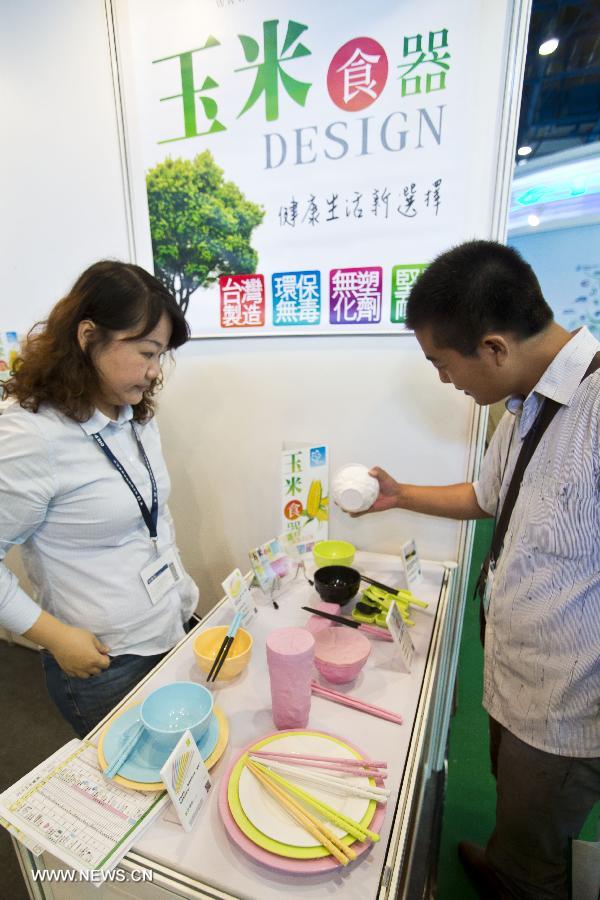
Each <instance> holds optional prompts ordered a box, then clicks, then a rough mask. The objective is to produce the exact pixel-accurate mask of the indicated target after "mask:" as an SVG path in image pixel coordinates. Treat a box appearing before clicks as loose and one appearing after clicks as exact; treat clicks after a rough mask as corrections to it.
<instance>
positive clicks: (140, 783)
mask: <svg viewBox="0 0 600 900" xmlns="http://www.w3.org/2000/svg"><path fill="white" fill-rule="evenodd" d="M139 708H140V704H139V703H136V705H135V706H130V707H128V708H127V709H126V710H124V711H123V712H122V713H119V714H118V715H116V716H114V717H113V718H112V719H111V720H110V722H109V723H108V724H107V725H106V727H105V728H104V729H103V731H102V733H101V735H100V740H99V742H98V761H99V762H100V768H101V769H102V770H103V771H104V770H105V769H107V768H108V767H109V766H110V765H111V764H112V762H113V761H114V760H115V759H116V758H117V757H118V755H119V753H120V752H121V749H122V748H123V747H124V745H125V742H126V741H127V738H128V736H129V734H130V729H132V728H135V727H136V725H137V723H138V721H139ZM228 739H229V725H228V724H227V719H226V718H225V715H224V714H223V712H222V711H221V710H220V709H219V708H218V707H217V706H215V708H214V710H213V713H212V715H211V717H210V723H209V726H208V730H207V731H206V733H205V734H204V735H203V736H202V739H201V740H200V741H199V742H198V749H199V751H200V754H201V756H202V759H203V760H204V764H205V765H206V768H207V769H210V768H211V767H212V766H214V765H215V763H216V762H217V761H218V760H219V759H220V758H221V756H222V755H223V752H224V750H225V747H226V746H227V741H228ZM168 755H169V754H168V752H167V751H165V750H164V749H162V748H160V747H158V746H157V745H156V743H155V742H154V741H153V739H152V737H151V736H150V735H149V734H148V733H144V734H143V735H142V737H141V738H140V739H139V741H138V742H137V744H136V746H135V747H134V749H133V750H132V752H131V754H130V756H129V757H128V758H127V759H126V760H125V762H124V763H123V765H122V766H121V768H120V769H119V774H118V775H115V777H114V779H113V781H116V782H117V784H120V785H122V786H123V787H130V788H135V789H137V790H141V791H163V790H164V789H165V786H164V784H163V782H162V781H161V779H160V770H161V769H162V767H163V766H164V764H165V762H166V761H167V757H168Z"/></svg>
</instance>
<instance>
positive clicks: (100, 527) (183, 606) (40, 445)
mask: <svg viewBox="0 0 600 900" xmlns="http://www.w3.org/2000/svg"><path fill="white" fill-rule="evenodd" d="M131 420H132V409H131V407H129V406H126V407H123V408H122V409H121V413H120V415H119V418H118V420H117V421H116V422H113V421H111V420H110V419H109V418H108V417H107V416H105V415H104V414H103V413H101V412H99V411H96V412H95V413H94V415H93V416H92V417H91V418H90V419H89V420H88V421H87V422H84V423H83V424H81V425H80V424H78V423H77V422H74V421H72V420H71V419H69V418H67V417H66V416H64V415H62V414H61V413H59V412H57V411H56V410H55V409H54V408H52V407H51V406H48V405H42V406H41V407H40V409H39V411H38V412H37V413H32V412H29V411H27V410H24V409H22V408H21V407H20V406H19V405H18V404H13V405H12V406H10V407H9V408H8V410H7V411H6V412H4V413H3V415H1V416H0V561H1V560H2V559H3V558H4V556H5V554H6V552H7V551H8V549H9V548H10V546H11V545H12V544H19V545H21V547H22V555H23V562H24V565H25V568H26V571H27V574H28V576H29V578H30V580H31V582H32V584H33V586H34V589H35V599H36V600H37V601H38V603H39V604H40V605H41V607H42V608H43V609H45V610H46V611H47V612H49V613H51V614H52V615H54V616H56V618H58V619H60V621H61V622H65V623H66V624H69V625H76V626H79V627H82V628H86V629H88V630H89V631H91V632H92V633H93V634H95V635H96V637H98V638H99V640H101V641H102V642H103V643H104V644H106V645H107V646H108V647H109V650H110V653H111V655H113V656H118V655H121V654H124V653H135V654H139V655H141V656H149V655H152V654H155V653H161V652H163V651H165V650H169V649H170V648H171V647H173V646H174V644H175V643H177V641H178V640H180V639H181V638H182V637H183V635H184V631H183V623H184V622H186V621H187V620H188V619H189V617H190V615H191V614H192V612H193V611H194V609H195V607H196V603H197V600H198V589H197V587H196V585H195V584H194V582H193V581H192V579H191V578H190V577H189V575H187V574H186V577H185V579H184V580H183V582H181V583H180V585H179V586H178V587H177V588H172V589H171V590H170V591H169V592H168V593H167V594H166V595H165V596H164V597H163V598H162V600H160V601H158V602H157V603H155V604H154V605H153V604H152V603H151V601H150V598H149V597H148V594H147V593H146V589H145V587H144V585H143V582H142V579H141V577H140V572H141V570H142V568H143V567H144V566H145V565H147V564H148V563H149V562H151V560H152V559H153V558H155V556H156V550H155V548H154V546H153V544H152V541H151V540H150V536H149V533H148V528H147V527H146V524H145V522H144V520H143V518H142V515H141V512H140V508H139V506H138V504H137V501H136V499H135V497H134V495H133V494H132V492H131V490H130V489H129V487H128V486H127V484H126V483H125V481H124V480H123V478H122V476H121V475H120V474H119V472H118V471H117V469H115V467H114V466H113V465H112V463H111V462H110V461H109V460H108V459H107V458H106V456H105V455H104V453H103V452H102V450H101V449H100V447H99V446H98V445H97V444H96V441H94V440H93V438H92V437H91V435H92V434H93V433H94V432H99V433H100V434H101V435H102V438H103V439H104V440H105V442H106V443H107V445H108V446H109V447H110V449H111V450H112V451H113V453H114V454H115V456H116V457H117V458H118V460H119V461H120V462H121V463H122V465H123V466H124V468H125V469H126V470H127V472H128V473H129V476H130V477H131V479H132V481H133V482H134V483H135V485H136V486H137V487H138V489H139V491H140V493H141V495H142V496H143V498H144V500H145V502H146V505H147V506H148V508H150V506H151V503H152V489H151V484H150V477H149V475H148V472H147V470H146V467H145V465H144V461H143V459H142V456H141V454H140V452H139V448H138V446H137V443H136V441H135V437H134V435H133V432H132V428H131ZM135 428H136V430H137V433H138V435H139V437H140V439H141V441H142V444H143V447H144V450H145V452H146V455H147V457H148V459H149V461H150V465H151V467H152V470H153V472H154V477H155V479H156V483H157V488H158V502H159V514H158V551H159V552H160V553H162V552H163V551H164V550H166V549H168V548H170V547H175V533H174V528H173V521H172V518H171V515H170V512H169V509H168V506H167V500H168V497H169V492H170V482H169V476H168V473H167V469H166V466H165V463H164V459H163V456H162V450H161V445H160V436H159V432H158V427H157V425H156V422H155V420H154V419H151V420H150V422H148V423H147V424H146V425H140V424H139V423H136V424H135ZM39 614H40V607H39V606H38V605H37V604H36V603H35V602H34V601H33V600H32V599H31V598H30V597H29V596H28V595H27V594H26V593H25V592H24V591H23V589H22V588H21V587H20V585H19V584H18V582H17V579H16V577H15V576H14V575H13V574H12V572H10V571H9V569H8V568H7V567H6V566H5V565H3V564H2V563H1V562H0V624H1V625H3V626H4V627H5V628H8V629H10V630H11V631H14V632H16V633H18V634H22V633H23V632H25V631H27V630H28V629H29V628H31V626H32V625H33V624H34V622H35V621H36V619H37V618H38V617H39Z"/></svg>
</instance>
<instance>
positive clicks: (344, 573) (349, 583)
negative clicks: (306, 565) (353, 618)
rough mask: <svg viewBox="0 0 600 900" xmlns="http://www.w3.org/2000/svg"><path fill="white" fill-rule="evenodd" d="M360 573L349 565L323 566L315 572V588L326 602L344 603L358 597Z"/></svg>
mask: <svg viewBox="0 0 600 900" xmlns="http://www.w3.org/2000/svg"><path fill="white" fill-rule="evenodd" d="M359 585H360V574H359V573H358V572H357V571H356V569H350V568H349V567H348V566H323V568H322V569H317V571H316V572H315V590H316V592H317V594H318V595H319V597H320V598H321V599H322V600H325V602H326V603H339V604H340V605H343V604H344V603H348V601H349V600H352V598H353V597H356V595H357V593H358V588H359Z"/></svg>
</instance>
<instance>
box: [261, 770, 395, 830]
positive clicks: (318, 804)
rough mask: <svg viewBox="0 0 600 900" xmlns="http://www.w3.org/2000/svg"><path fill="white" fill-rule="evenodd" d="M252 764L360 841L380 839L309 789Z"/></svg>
mask: <svg viewBox="0 0 600 900" xmlns="http://www.w3.org/2000/svg"><path fill="white" fill-rule="evenodd" d="M252 765H254V766H256V767H257V768H258V769H259V770H260V771H261V772H262V773H263V775H265V776H266V777H268V778H270V779H271V780H272V781H274V782H275V784H276V785H278V786H279V787H281V788H283V789H284V790H285V791H287V792H288V793H290V794H294V796H296V797H298V799H299V800H302V801H303V802H304V803H307V804H308V805H309V806H312V807H313V809H316V811H317V812H318V813H319V815H321V816H323V818H325V819H327V820H328V821H329V822H333V824H334V825H337V826H338V828H343V829H344V831H346V832H347V833H348V834H351V835H352V837H355V838H357V839H358V840H359V841H367V840H369V841H373V842H376V841H378V840H379V835H378V834H377V833H376V832H374V831H370V830H369V829H368V828H365V826H364V825H361V824H360V822H357V821H356V820H355V819H351V818H350V816H346V815H344V813H341V812H340V811H339V810H337V809H334V808H333V807H332V806H329V805H328V804H327V803H324V802H323V801H322V800H319V799H317V797H314V796H313V795H312V794H310V793H309V792H308V791H305V790H303V789H302V788H299V787H298V785H296V784H292V783H291V781H288V780H287V779H286V778H283V776H281V775H278V774H277V773H276V772H271V770H270V769H268V768H267V767H266V766H263V765H262V763H259V762H257V761H254V762H253V763H252Z"/></svg>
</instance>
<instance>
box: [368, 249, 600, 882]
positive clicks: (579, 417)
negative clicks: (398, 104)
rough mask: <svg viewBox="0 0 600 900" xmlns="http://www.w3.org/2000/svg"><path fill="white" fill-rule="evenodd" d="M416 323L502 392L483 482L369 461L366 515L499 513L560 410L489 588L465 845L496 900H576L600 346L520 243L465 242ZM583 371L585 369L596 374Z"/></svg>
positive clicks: (590, 791) (418, 298)
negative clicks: (525, 459) (490, 801)
mask: <svg viewBox="0 0 600 900" xmlns="http://www.w3.org/2000/svg"><path fill="white" fill-rule="evenodd" d="M407 322H408V324H409V326H410V327H411V328H413V329H414V331H415V334H416V337H417V340H418V341H419V344H420V345H421V348H422V349H423V351H424V353H425V355H426V357H427V358H428V359H429V360H430V361H431V362H432V364H433V365H434V366H435V368H436V369H437V370H438V373H439V377H440V379H441V381H443V382H446V383H448V384H453V385H454V387H455V388H456V389H457V390H462V391H464V392H465V393H466V394H468V395H469V396H471V397H473V399H474V400H475V402H476V403H479V404H490V403H494V402H497V401H498V400H501V399H503V398H506V397H508V398H509V399H508V400H507V412H506V413H505V415H504V416H503V418H502V420H501V422H500V424H499V426H498V428H497V430H496V432H495V434H494V436H493V438H492V441H491V444H490V447H489V449H488V451H487V453H486V456H485V459H484V462H483V466H482V470H481V474H480V478H479V480H478V481H477V482H476V483H475V484H471V483H464V484H454V485H447V486H443V487H440V486H432V487H427V486H420V485H411V484H401V483H398V482H396V481H395V480H394V479H393V478H392V477H391V476H390V475H388V474H387V473H386V472H384V471H383V470H381V469H378V468H376V469H373V470H372V474H374V475H375V476H376V477H377V478H378V480H379V483H380V496H379V498H378V500H377V501H376V502H375V504H374V505H373V506H372V507H371V510H370V511H378V510H384V509H391V508H394V507H396V508H401V509H408V510H413V511H416V512H421V513H427V514H429V515H438V516H446V517H450V518H456V519H477V518H484V517H495V518H496V521H497V520H498V514H499V511H501V509H502V505H503V503H504V500H505V497H506V492H507V490H508V486H509V484H510V482H511V477H512V474H513V471H514V469H515V464H516V461H517V458H518V456H519V452H520V450H521V446H522V444H523V441H524V439H525V437H526V436H527V434H528V433H529V432H530V429H531V428H532V426H533V425H534V423H535V422H536V419H537V416H538V414H539V412H540V409H541V407H542V404H543V402H544V400H545V399H546V398H548V399H549V400H554V401H556V402H557V403H558V405H559V406H558V411H557V412H556V414H555V415H554V418H553V419H552V420H551V422H550V424H549V425H548V427H547V428H546V430H545V431H544V433H543V436H542V438H541V440H540V442H539V444H538V445H537V448H536V449H535V451H534V453H533V456H532V457H531V460H530V462H529V463H528V465H527V468H526V469H525V472H524V475H523V478H522V481H521V485H520V489H519V492H518V495H517V498H516V502H515V505H514V508H513V510H512V514H511V516H510V520H509V523H508V527H507V530H506V534H505V536H504V541H503V543H502V547H501V549H500V552H499V553H498V554H497V555H498V558H497V560H496V564H495V568H494V570H493V572H492V575H493V578H489V579H488V586H487V587H488V589H487V591H486V620H487V622H486V635H485V664H484V665H485V668H484V698H483V703H484V707H485V708H486V710H487V711H488V713H489V715H490V736H491V742H490V744H491V756H492V771H493V773H494V775H495V777H496V780H497V807H496V825H495V829H494V832H493V834H492V836H491V838H490V840H489V842H488V844H487V847H486V848H485V850H484V849H483V848H478V847H475V846H473V845H470V844H466V843H463V844H461V845H459V855H460V857H461V860H462V861H463V864H464V865H465V868H466V869H467V872H468V874H469V875H470V877H471V878H472V880H473V881H474V883H475V884H476V886H477V887H478V889H479V891H480V893H481V896H483V897H486V898H494V897H510V898H523V900H525V898H527V900H543V898H548V900H550V898H552V900H554V898H566V897H567V896H568V886H567V871H568V854H569V841H570V839H571V838H573V837H577V835H578V833H579V831H580V829H581V827H582V825H583V823H584V821H585V819H586V817H587V815H588V814H589V812H590V810H591V809H592V806H593V805H594V803H595V802H596V801H597V800H599V799H600V549H599V545H598V540H597V535H598V533H599V531H600V481H599V476H600V436H599V427H598V426H599V423H600V370H598V371H595V372H593V373H592V374H588V373H589V371H590V368H593V365H591V364H592V360H594V357H595V355H596V353H597V352H598V351H599V350H600V343H599V342H598V341H597V340H596V339H595V338H594V337H593V336H592V335H591V334H590V333H589V331H587V329H585V328H582V329H580V330H579V331H577V332H575V333H573V334H571V333H569V332H568V331H566V330H565V329H564V328H562V327H561V326H559V325H558V324H556V323H555V322H554V321H553V317H552V311H551V309H550V307H549V306H548V304H547V303H546V301H545V300H544V298H543V296H542V293H541V290H540V286H539V284H538V281H537V279H536V277H535V274H534V273H533V271H532V269H531V268H530V266H529V265H528V264H527V263H525V262H524V260H523V259H522V258H521V257H520V256H519V254H518V253H516V251H514V250H512V249H509V248H508V247H504V246H502V245H500V244H496V243H493V242H489V241H471V242H468V243H466V244H462V245H460V246H458V247H455V248H453V249H452V250H450V251H448V252H447V253H444V254H442V255H441V256H440V257H438V258H437V259H436V260H434V262H433V263H432V264H431V265H430V266H429V268H428V269H427V270H426V271H425V272H424V273H423V275H422V276H421V277H420V278H419V279H418V281H417V282H416V284H415V286H414V288H413V291H412V293H411V295H410V298H409V302H408V310H407ZM586 375H587V377H586Z"/></svg>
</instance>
